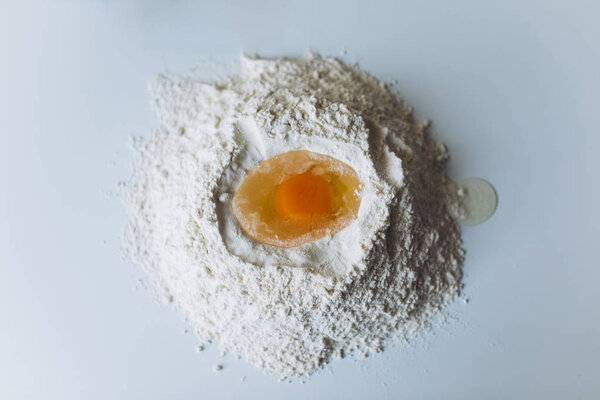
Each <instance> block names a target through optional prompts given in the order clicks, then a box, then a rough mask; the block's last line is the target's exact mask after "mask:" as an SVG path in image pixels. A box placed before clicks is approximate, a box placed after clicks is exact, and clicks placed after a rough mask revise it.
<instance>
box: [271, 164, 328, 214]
mask: <svg viewBox="0 0 600 400" xmlns="http://www.w3.org/2000/svg"><path fill="white" fill-rule="evenodd" d="M331 197H332V193H331V187H330V185H329V184H328V183H327V182H326V181H325V180H324V179H323V178H321V177H319V176H317V175H312V174H310V173H308V172H305V173H303V174H300V175H296V176H293V177H291V178H289V179H287V180H286V181H284V182H282V183H281V184H280V185H278V186H277V188H276V189H275V196H274V202H275V210H276V211H277V213H279V215H281V216H282V217H283V218H289V219H291V220H294V221H301V222H306V221H310V220H311V219H313V218H315V217H321V216H323V215H324V214H328V213H330V212H331V209H332V208H331V207H332V204H331V203H332V199H331Z"/></svg>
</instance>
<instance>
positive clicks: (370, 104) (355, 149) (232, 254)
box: [126, 54, 463, 378]
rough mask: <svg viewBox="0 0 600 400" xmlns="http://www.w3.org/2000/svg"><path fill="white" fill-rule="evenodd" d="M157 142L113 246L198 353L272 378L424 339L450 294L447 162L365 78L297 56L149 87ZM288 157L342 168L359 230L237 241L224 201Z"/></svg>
mask: <svg viewBox="0 0 600 400" xmlns="http://www.w3.org/2000/svg"><path fill="white" fill-rule="evenodd" d="M152 95H153V99H154V103H155V105H156V108H157V112H158V115H159V119H160V127H159V129H158V130H157V131H156V132H154V134H153V135H152V136H151V137H150V138H148V139H147V140H144V141H142V142H141V143H140V144H139V145H138V146H137V148H138V153H137V161H136V166H135V170H134V174H133V177H132V179H131V180H130V182H129V183H128V185H127V192H126V204H127V207H128V211H129V216H130V217H129V223H128V226H127V230H126V232H127V234H126V240H127V245H128V247H129V249H130V252H131V254H132V256H133V257H134V258H135V260H136V262H138V263H139V264H141V265H143V266H144V268H145V269H146V270H147V271H148V273H149V275H150V277H151V278H152V280H153V281H154V283H155V285H156V287H157V288H158V289H159V291H160V292H161V293H162V294H163V295H164V296H165V297H166V298H168V299H170V300H172V302H173V303H174V304H175V305H176V307H177V308H178V309H179V310H180V312H181V313H182V314H183V316H184V317H185V318H186V320H187V321H188V322H189V324H190V326H191V327H192V328H193V330H194V331H195V333H196V335H197V336H198V339H199V341H200V344H201V345H203V344H206V343H208V342H210V341H213V340H215V341H218V342H219V346H220V349H221V350H222V351H224V352H231V353H234V354H236V355H240V356H242V357H244V358H245V359H246V360H248V361H249V362H251V363H253V364H254V365H256V366H257V367H259V368H262V369H263V370H264V371H265V372H267V373H271V374H275V375H277V376H279V377H282V378H287V377H295V376H301V375H306V374H310V373H312V372H314V371H315V370H317V369H318V368H320V367H322V366H323V365H324V364H325V363H327V361H328V360H329V359H331V357H344V356H346V355H348V354H351V353H353V354H356V355H359V356H360V355H365V354H369V353H371V352H377V351H380V350H381V349H382V346H383V343H384V341H385V340H386V339H389V338H399V339H402V338H405V337H407V336H409V335H410V334H412V333H414V332H416V331H418V330H420V329H423V328H424V327H426V326H427V325H428V323H429V321H430V320H431V318H432V316H434V315H435V314H436V313H437V312H438V311H439V310H440V309H441V307H443V306H444V305H445V304H447V303H448V302H449V301H451V300H452V299H453V298H455V297H456V296H457V295H458V294H459V291H460V288H461V278H462V271H461V265H462V260H463V251H462V249H461V247H460V245H461V241H460V232H459V230H458V228H457V225H456V223H455V221H454V219H453V218H452V215H454V213H455V212H456V210H455V207H456V199H455V197H454V190H453V187H452V184H451V182H450V181H449V180H448V178H447V175H446V171H445V161H446V159H447V152H446V149H445V147H444V146H443V145H441V144H438V143H436V142H434V141H433V140H432V139H431V138H430V137H429V135H428V133H427V125H426V124H419V123H415V122H414V121H413V118H412V116H411V111H410V109H409V108H408V107H406V106H405V105H404V104H403V102H402V101H401V99H399V98H398V97H397V96H396V95H394V94H393V93H392V92H390V91H389V90H388V88H387V87H386V86H385V85H383V84H381V83H380V82H379V81H378V80H376V79H375V78H373V77H372V76H370V75H368V74H367V73H365V72H363V71H361V70H359V69H357V68H355V67H352V66H348V65H346V64H344V63H342V62H341V61H338V60H336V59H331V58H325V57H321V56H318V55H316V54H309V55H308V56H307V57H304V58H297V59H285V58H279V59H261V58H243V59H242V61H241V65H240V70H239V72H238V73H237V74H234V75H232V76H230V77H228V78H224V79H221V80H218V81H214V82H207V81H205V80H204V77H203V76H202V74H200V73H196V72H195V71H190V72H187V73H184V74H179V75H170V76H159V77H158V78H156V79H155V80H154V82H153V83H152ZM293 150H308V151H311V152H314V153H319V154H324V155H328V156H331V157H334V158H336V159H337V160H340V161H341V162H343V163H346V164H348V165H349V166H351V167H352V168H353V169H354V170H355V171H356V173H357V174H358V177H359V179H360V181H361V183H362V184H363V189H362V200H361V203H360V208H359V211H358V215H357V218H356V220H355V221H354V222H352V223H351V224H350V225H349V226H347V227H346V228H345V229H343V230H341V231H340V232H338V233H337V234H335V235H334V236H332V237H330V238H329V237H325V238H322V239H319V240H317V241H314V242H310V243H306V244H303V245H302V246H299V247H291V248H279V247H273V246H268V245H264V244H261V243H259V242H256V241H254V240H253V239H251V238H250V237H248V236H247V235H246V234H245V233H244V232H243V230H242V229H241V228H240V226H239V224H238V223H237V221H236V218H235V216H234V215H233V211H232V207H231V199H232V197H233V194H234V192H235V189H236V188H237V187H238V186H239V184H240V183H241V181H242V180H243V179H244V177H245V176H246V174H247V172H248V171H249V170H250V169H252V168H253V167H254V166H256V165H257V164H258V163H259V162H260V161H262V160H265V159H268V158H270V157H273V156H276V155H278V154H281V153H285V152H289V151H293Z"/></svg>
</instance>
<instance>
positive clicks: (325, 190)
mask: <svg viewBox="0 0 600 400" xmlns="http://www.w3.org/2000/svg"><path fill="white" fill-rule="evenodd" d="M360 189H361V182H360V180H359V179H358V174H357V173H356V171H355V170H354V169H352V167H350V166H349V165H348V164H345V163H343V162H342V161H340V160H338V159H335V158H333V157H330V156H327V155H324V154H318V153H313V152H310V151H307V150H294V151H290V152H287V153H283V154H279V155H277V156H275V157H273V158H269V159H267V160H264V161H261V162H260V163H258V165H257V166H256V167H254V168H253V169H251V170H250V171H249V172H248V175H247V176H246V178H244V180H243V181H242V183H241V184H240V186H239V188H238V189H237V191H236V192H235V194H234V196H233V203H232V205H233V212H234V214H235V216H236V218H237V220H238V222H239V224H240V226H241V227H242V229H243V230H244V232H246V234H247V235H249V236H250V237H252V238H253V239H255V240H257V241H259V242H261V243H263V244H267V245H271V246H277V247H296V246H300V245H302V244H305V243H308V242H312V241H314V240H317V239H321V238H323V237H325V236H333V235H334V234H336V233H337V232H339V231H340V230H342V229H344V228H345V227H347V226H348V225H350V224H351V223H352V221H354V220H355V219H356V217H357V216H358V209H359V207H360V201H361V197H360V196H361V194H360Z"/></svg>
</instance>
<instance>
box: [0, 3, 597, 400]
mask: <svg viewBox="0 0 600 400" xmlns="http://www.w3.org/2000/svg"><path fill="white" fill-rule="evenodd" d="M202 3H203V2H193V1H164V2H161V1H158V0H152V1H142V0H137V1H121V2H119V1H110V0H103V1H100V0H96V1H92V0H90V1H79V2H77V1H66V0H55V1H42V0H37V1H21V2H19V1H10V2H9V1H3V2H2V4H1V5H0V51H1V53H0V54H1V56H2V61H1V62H0V122H1V125H0V127H1V132H0V138H1V141H0V324H1V328H0V398H2V399H61V400H64V399H87V400H92V399H146V400H150V399H236V398H247V399H250V398H260V399H307V398H311V399H312V398H315V399H316V398H324V399H338V398H339V399H366V398H370V399H376V398H394V399H399V398H407V399H508V398H515V399H516V398H522V399H534V398H539V399H598V398H600V366H599V363H598V360H599V359H600V311H599V307H600V289H599V287H598V285H600V262H599V261H598V259H599V256H598V248H599V247H600V244H599V243H598V242H599V238H600V212H599V211H598V207H599V204H600V182H599V179H598V176H599V172H600V163H599V161H598V158H599V155H598V152H599V150H598V149H599V147H600V139H599V138H600V40H599V39H598V38H600V23H599V22H598V16H599V15H600V6H599V4H600V3H598V2H597V1H576V2H566V1H562V2H560V1H523V0H512V1H499V0H498V1H480V2H475V1H466V0H458V1H452V2H446V1H424V2H416V1H414V2H408V1H407V2H404V3H406V4H405V5H401V4H400V3H402V2H399V1H391V0H390V1H366V2H357V1H339V2H327V1H315V2H311V1H276V0H264V1H242V0H230V1H222V2H214V4H213V5H208V4H202ZM308 48H315V49H317V50H319V51H320V52H322V53H324V54H329V55H339V54H341V53H342V51H343V50H344V49H345V50H346V51H347V54H346V59H347V60H358V61H360V65H361V66H362V67H363V68H365V69H366V70H368V71H370V72H372V73H373V74H375V75H377V76H379V77H381V78H383V79H396V80H398V87H399V89H400V90H401V92H402V94H403V96H404V97H405V99H406V100H407V102H408V103H410V104H412V105H413V106H414V107H415V109H416V115H417V116H418V117H419V118H423V119H425V118H427V119H433V120H434V132H435V133H436V134H437V135H438V137H439V138H440V139H441V140H443V141H444V142H445V143H447V144H448V146H449V148H450V153H451V157H452V161H451V162H450V165H449V168H450V173H451V176H452V177H453V178H455V179H461V178H466V177H469V176H482V177H485V178H488V179H489V180H490V181H492V182H493V183H494V185H495V186H496V188H497V189H498V192H499V196H500V204H499V208H498V210H497V212H496V215H495V216H494V217H492V219H491V220H489V221H488V222H486V223H485V224H483V225H481V226H479V227H475V228H469V229H464V241H465V247H466V249H467V251H468V254H467V259H466V263H465V272H466V278H465V285H466V286H465V293H466V296H467V297H468V298H469V299H470V302H469V303H468V304H462V303H457V304H454V305H453V306H452V307H451V308H450V310H451V311H452V312H453V313H454V315H456V316H457V321H456V322H454V323H450V324H448V325H445V326H444V327H443V328H441V329H438V330H437V331H436V335H434V336H432V337H430V338H428V339H427V340H426V341H425V342H424V343H420V344H416V345H415V346H412V347H410V348H408V349H405V348H401V347H399V346H393V345H391V346H389V347H388V349H387V350H386V351H385V352H384V353H383V354H381V355H378V356H375V357H372V358H370V359H367V360H366V361H364V362H360V363H355V362H353V361H352V360H343V361H336V362H334V363H333V364H332V365H331V367H332V371H333V374H330V373H328V372H326V371H325V372H323V373H320V374H317V375H316V376H314V377H313V378H312V379H311V380H310V381H309V382H307V383H305V384H303V383H301V382H296V383H291V384H288V383H279V382H277V380H276V379H274V378H272V377H268V376H264V375H262V373H261V372H260V371H258V370H257V369H255V368H254V367H252V366H250V365H249V364H247V363H246V362H245V361H243V360H239V361H238V360H235V359H233V358H231V357H227V358H225V359H224V360H223V365H224V369H223V370H222V371H220V372H213V370H212V366H213V365H215V364H216V363H218V362H219V360H220V358H219V355H218V352H217V350H216V346H214V345H213V346H212V347H209V348H208V349H207V350H205V351H204V352H202V353H198V352H196V351H194V347H195V344H196V341H195V340H194V337H193V335H192V334H184V333H183V331H184V329H185V325H184V323H183V322H181V321H180V319H179V317H178V316H177V315H176V313H175V312H173V311H172V310H171V309H170V308H169V307H167V306H163V305H160V304H157V303H155V302H153V301H152V300H151V296H150V295H149V291H148V290H146V289H143V288H142V289H140V290H136V286H139V285H138V284H137V280H138V279H139V278H143V276H144V274H143V273H142V272H141V271H140V270H139V269H138V268H136V267H134V266H132V265H131V264H130V263H129V262H128V261H127V260H123V259H122V256H121V253H120V249H119V246H120V242H119V232H120V229H121V227H122V225H123V223H124V218H125V216H124V212H123V209H122V207H121V206H120V204H119V202H118V201H117V200H115V199H114V198H113V197H111V196H110V192H111V191H112V190H113V187H114V185H115V184H116V182H118V181H120V180H125V179H126V178H127V176H128V173H129V163H130V162H131V159H132V157H131V156H132V154H131V152H130V151H129V150H128V137H129V136H130V135H138V136H139V135H147V134H149V132H150V131H151V130H152V129H153V128H154V127H155V126H156V119H155V116H154V114H153V112H152V110H151V108H150V106H149V104H148V103H149V101H148V96H147V91H146V83H147V81H148V80H149V79H150V78H151V77H152V76H153V75H154V74H156V73H159V72H164V71H180V70H182V69H185V68H187V67H190V66H192V65H193V64H194V63H196V62H198V61H200V60H203V59H213V60H221V61H231V60H234V59H236V57H237V56H238V55H239V54H240V53H241V51H247V52H260V54H263V55H267V56H278V55H300V54H302V53H303V52H305V50H306V49H308ZM243 376H245V377H246V379H245V381H244V382H241V380H240V378H241V377H243Z"/></svg>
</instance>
